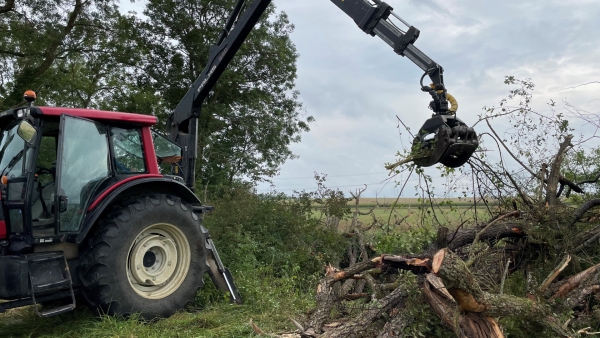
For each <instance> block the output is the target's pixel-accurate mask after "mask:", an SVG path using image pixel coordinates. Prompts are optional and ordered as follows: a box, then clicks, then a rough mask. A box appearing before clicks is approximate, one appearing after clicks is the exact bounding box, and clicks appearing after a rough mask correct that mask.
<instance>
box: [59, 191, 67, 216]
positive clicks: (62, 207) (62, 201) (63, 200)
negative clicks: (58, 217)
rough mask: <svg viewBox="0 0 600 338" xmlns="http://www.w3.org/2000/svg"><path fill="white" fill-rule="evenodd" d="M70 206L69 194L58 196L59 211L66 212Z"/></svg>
mask: <svg viewBox="0 0 600 338" xmlns="http://www.w3.org/2000/svg"><path fill="white" fill-rule="evenodd" d="M68 206H69V199H68V198H67V196H64V195H61V196H58V211H59V212H65V211H67V208H68Z"/></svg>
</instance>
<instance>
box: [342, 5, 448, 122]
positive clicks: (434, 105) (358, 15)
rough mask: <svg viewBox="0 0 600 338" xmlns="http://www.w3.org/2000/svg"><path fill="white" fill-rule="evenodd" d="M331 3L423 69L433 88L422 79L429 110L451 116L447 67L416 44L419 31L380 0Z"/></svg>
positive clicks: (363, 28)
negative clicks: (425, 84)
mask: <svg viewBox="0 0 600 338" xmlns="http://www.w3.org/2000/svg"><path fill="white" fill-rule="evenodd" d="M331 2H333V3H334V4H335V5H336V6H338V7H339V8H340V9H341V10H342V11H344V13H346V14H347V15H348V16H349V17H351V18H352V19H353V20H354V22H355V23H356V25H358V27H359V28H360V29H361V30H362V31H363V32H365V33H367V34H369V35H371V36H375V35H376V36H378V37H379V38H380V39H381V40H383V41H384V42H385V43H387V44H388V45H389V46H390V47H392V49H393V50H394V52H396V54H398V55H401V56H406V57H407V58H408V59H409V60H410V61H412V62H413V63H414V64H416V65H417V66H418V67H419V68H421V69H422V70H423V71H424V72H425V74H423V77H424V76H425V75H429V77H430V78H431V82H432V83H433V88H432V87H431V86H424V85H423V78H421V89H422V90H423V91H426V92H428V93H429V94H430V95H431V96H432V98H433V101H432V102H431V104H430V108H431V109H432V110H433V111H434V112H435V113H436V114H441V115H444V114H447V113H448V102H447V98H446V95H447V92H446V88H445V87H444V68H442V66H440V65H439V64H437V63H436V62H435V61H433V60H432V59H430V58H429V57H428V56H427V55H425V53H423V52H422V51H420V50H419V49H418V48H417V47H415V46H414V45H413V44H414V43H415V41H417V39H418V38H419V34H420V31H419V30H418V29H417V28H415V27H414V26H411V25H410V24H408V23H407V22H406V21H405V20H404V19H402V18H401V17H400V16H398V15H397V14H396V13H394V12H393V8H392V7H391V6H390V5H388V4H387V3H385V2H383V1H380V0H373V1H369V0H331ZM390 15H392V16H394V17H395V18H396V19H398V20H399V21H400V22H402V24H404V25H406V27H407V30H406V31H403V30H402V29H400V28H399V27H398V26H396V25H395V24H394V23H393V22H392V21H391V20H389V17H390Z"/></svg>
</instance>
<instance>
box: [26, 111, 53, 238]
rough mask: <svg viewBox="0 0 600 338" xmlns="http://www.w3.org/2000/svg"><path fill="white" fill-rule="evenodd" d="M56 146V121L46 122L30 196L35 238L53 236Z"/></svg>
mask: <svg viewBox="0 0 600 338" xmlns="http://www.w3.org/2000/svg"><path fill="white" fill-rule="evenodd" d="M57 144H58V121H56V122H54V121H46V122H45V123H44V126H43V128H42V135H41V140H40V148H39V151H38V156H37V160H36V162H35V176H34V179H33V188H32V194H31V224H32V226H33V235H34V236H35V237H46V236H51V235H53V234H54V222H55V219H54V212H55V210H54V194H55V191H56V183H55V179H56V146H57Z"/></svg>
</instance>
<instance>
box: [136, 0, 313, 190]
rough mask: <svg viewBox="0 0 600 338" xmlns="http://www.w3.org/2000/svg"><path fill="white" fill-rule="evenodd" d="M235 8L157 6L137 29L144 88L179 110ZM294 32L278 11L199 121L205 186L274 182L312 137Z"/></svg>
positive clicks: (254, 35)
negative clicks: (299, 87)
mask: <svg viewBox="0 0 600 338" xmlns="http://www.w3.org/2000/svg"><path fill="white" fill-rule="evenodd" d="M235 2H236V1H234V0H219V1H209V0H198V1H191V0H185V1H164V0H150V1H148V4H147V7H146V9H145V10H144V14H145V15H146V16H147V19H144V20H138V21H137V23H136V27H137V31H138V32H139V33H138V36H139V39H138V40H139V45H140V46H144V48H145V51H144V52H145V53H146V55H145V57H144V61H143V62H142V63H141V64H140V67H141V68H142V69H143V70H144V73H143V75H142V76H140V77H138V78H137V79H138V81H139V82H141V83H142V84H143V85H142V88H149V89H152V90H153V91H155V92H158V93H160V96H161V97H162V98H164V100H165V105H166V106H167V107H169V108H174V107H175V106H176V105H177V104H178V103H179V101H180V100H181V98H182V97H183V96H184V95H185V93H186V92H187V91H188V89H189V87H190V85H191V84H192V83H193V81H194V80H195V79H196V77H197V76H198V75H199V74H200V73H201V72H202V70H203V69H204V67H205V66H206V62H207V55H208V52H209V48H210V46H211V45H212V44H213V43H214V42H215V41H216V40H217V37H218V36H219V34H220V33H221V32H222V29H223V26H224V24H225V20H226V18H227V16H228V15H229V13H230V11H231V9H232V8H233V5H234V4H235ZM293 29H294V26H293V25H292V24H291V23H290V22H289V20H288V17H287V15H286V14H285V13H276V12H275V7H274V6H273V5H271V6H270V7H269V8H268V9H267V11H266V13H265V14H264V15H263V16H262V17H261V19H260V20H259V22H258V24H257V25H256V27H255V29H253V30H252V32H251V33H250V35H249V36H248V38H247V40H246V41H245V42H244V44H243V45H242V47H241V48H240V50H239V52H238V54H237V55H236V57H235V58H234V59H233V61H232V62H231V64H230V66H229V68H228V69H227V70H226V71H225V72H224V74H223V75H222V76H221V78H220V80H219V82H218V83H217V85H216V86H215V88H214V90H213V93H212V94H211V95H210V96H209V97H208V98H207V99H206V101H205V103H204V105H203V110H202V114H201V116H200V121H199V127H198V128H199V134H200V137H199V145H198V170H197V174H198V178H199V179H200V183H201V185H202V186H204V185H207V184H208V185H220V184H232V182H233V181H234V179H236V178H239V177H241V176H245V177H248V178H249V179H251V180H258V179H263V178H265V177H270V176H272V175H274V174H275V173H276V172H277V170H278V168H279V166H280V165H281V164H282V163H283V162H284V161H285V160H287V159H290V158H293V154H292V152H291V151H290V149H289V148H288V147H289V145H290V144H291V143H294V142H298V141H300V136H299V135H300V133H301V132H303V131H308V130H309V128H308V123H309V122H311V121H312V120H313V119H312V117H305V116H302V115H301V104H300V103H299V101H298V92H296V91H295V90H294V86H295V83H294V82H295V79H296V59H297V57H298V54H297V53H296V49H295V46H294V45H293V43H292V42H291V40H290V38H289V36H290V34H291V32H292V31H293Z"/></svg>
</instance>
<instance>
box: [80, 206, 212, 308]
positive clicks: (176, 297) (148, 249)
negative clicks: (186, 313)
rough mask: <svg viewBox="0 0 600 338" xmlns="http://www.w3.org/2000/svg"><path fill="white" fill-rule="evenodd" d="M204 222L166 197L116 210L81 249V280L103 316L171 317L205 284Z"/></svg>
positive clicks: (110, 212) (186, 207)
mask: <svg viewBox="0 0 600 338" xmlns="http://www.w3.org/2000/svg"><path fill="white" fill-rule="evenodd" d="M201 222H202V219H201V218H200V217H199V216H198V215H196V214H195V213H193V212H192V209H191V208H190V207H189V206H188V205H187V204H186V203H185V202H183V201H181V199H179V198H176V197H171V196H165V195H152V196H143V197H139V198H135V199H132V200H129V201H126V202H124V203H121V204H120V205H115V206H113V207H112V209H111V210H110V211H109V212H107V213H106V214H105V216H104V217H103V218H102V219H101V220H100V222H99V224H98V226H97V228H96V229H95V231H94V233H93V234H92V235H91V236H90V239H89V240H88V241H87V243H86V244H85V245H83V246H82V247H81V252H80V259H81V264H80V266H79V268H78V273H77V274H78V276H79V278H80V280H81V282H82V284H83V286H84V287H83V295H84V297H85V298H86V300H87V301H88V303H89V304H90V306H91V307H92V308H93V309H94V310H96V311H97V312H98V313H106V314H109V315H124V316H128V315H131V314H133V313H140V314H141V315H142V316H143V317H144V318H147V319H151V318H155V317H169V316H171V315H172V314H173V313H174V312H176V311H178V310H180V309H182V308H183V307H184V306H185V305H186V304H187V303H188V302H189V301H191V300H193V299H194V296H195V294H196V292H197V290H198V289H199V288H201V287H202V286H203V285H204V281H203V276H204V273H205V272H206V271H207V269H208V267H207V265H206V248H205V242H206V235H205V233H204V232H203V231H202V230H203V228H202V226H201Z"/></svg>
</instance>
